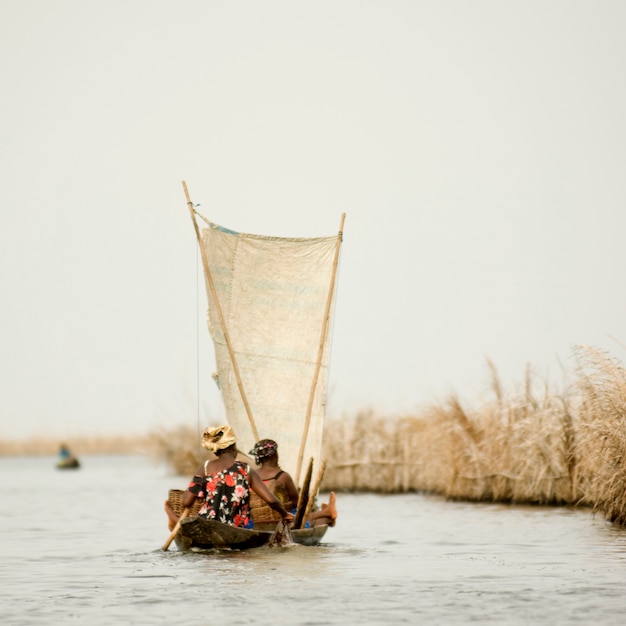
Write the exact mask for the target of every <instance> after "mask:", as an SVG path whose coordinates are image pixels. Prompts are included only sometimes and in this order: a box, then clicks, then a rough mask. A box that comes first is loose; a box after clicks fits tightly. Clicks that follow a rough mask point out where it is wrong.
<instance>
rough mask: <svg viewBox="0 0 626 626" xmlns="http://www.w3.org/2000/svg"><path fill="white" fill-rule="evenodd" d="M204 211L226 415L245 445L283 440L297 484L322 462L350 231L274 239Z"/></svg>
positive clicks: (284, 461)
mask: <svg viewBox="0 0 626 626" xmlns="http://www.w3.org/2000/svg"><path fill="white" fill-rule="evenodd" d="M194 213H195V214H196V215H198V216H199V214H198V213H197V212H195V211H194ZM199 217H201V216H199ZM201 219H204V220H205V222H206V227H205V228H204V229H203V230H202V235H201V242H202V248H203V257H204V258H203V261H204V270H205V278H206V281H205V282H206V288H207V297H208V321H209V331H210V334H211V337H212V339H213V343H214V346H215V357H216V365H217V378H218V382H219V386H220V389H221V393H222V398H223V401H224V405H225V408H226V417H227V420H228V423H229V424H230V425H231V426H232V428H233V429H234V431H235V433H236V435H237V438H238V448H239V449H240V450H241V451H242V452H248V450H250V449H251V448H252V447H253V446H254V444H255V442H256V441H257V440H258V439H264V438H270V439H274V440H276V441H277V443H278V449H279V455H280V464H281V467H282V468H283V469H284V470H286V471H288V472H289V473H290V474H291V475H292V476H293V478H294V480H295V481H296V483H299V481H300V480H301V479H302V477H303V474H304V472H305V470H306V466H307V465H308V462H309V459H310V458H311V457H313V458H314V459H315V465H317V466H318V467H319V463H320V461H321V451H322V436H323V429H324V418H325V407H326V388H327V381H328V365H329V357H330V337H331V331H332V314H333V309H334V292H335V285H336V281H335V274H336V270H337V261H338V255H339V247H340V243H341V239H342V233H341V231H340V232H339V234H338V235H337V236H333V237H320V238H282V237H267V236H261V235H250V234H243V233H237V232H233V231H231V230H228V229H226V228H223V227H220V226H217V225H216V224H213V223H211V222H209V221H208V220H206V219H205V218H201Z"/></svg>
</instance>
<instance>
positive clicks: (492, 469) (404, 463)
mask: <svg viewBox="0 0 626 626" xmlns="http://www.w3.org/2000/svg"><path fill="white" fill-rule="evenodd" d="M491 387H492V392H493V399H492V400H490V401H488V402H485V403H484V404H483V405H482V406H480V407H479V408H478V409H469V408H467V407H465V406H464V405H463V404H462V402H461V400H460V399H459V398H458V397H457V396H456V395H451V396H450V397H449V398H447V400H446V401H445V402H444V403H442V404H439V405H432V406H428V407H425V408H423V409H422V410H421V411H419V412H418V414H417V415H414V416H407V417H402V418H399V419H395V420H389V419H386V418H384V417H380V416H374V415H373V414H372V413H361V414H358V415H357V416H356V417H355V418H354V419H353V420H343V421H342V422H335V423H333V422H331V423H330V424H329V429H328V430H329V431H332V433H333V436H332V438H329V440H328V442H325V445H324V454H325V456H326V458H327V460H328V466H327V470H326V475H325V478H324V483H323V487H324V488H325V489H333V490H353V491H361V490H366V491H378V492H402V491H425V492H432V493H439V494H442V495H445V496H446V497H448V498H461V499H467V500H486V501H497V502H520V503H521V502H524V503H533V504H571V503H573V502H575V501H577V500H578V499H580V497H581V493H580V491H579V490H578V488H577V486H576V484H575V481H574V479H575V476H576V463H577V456H576V452H575V448H576V433H575V429H574V423H573V418H572V414H571V408H570V400H569V398H568V397H566V396H562V395H559V394H557V393H555V392H553V391H550V389H549V388H548V386H547V385H546V384H545V383H544V382H543V381H541V380H540V379H539V378H538V377H536V376H535V375H534V374H533V372H532V370H531V369H530V368H529V369H528V370H527V372H526V378H525V381H524V386H523V389H522V390H521V391H516V392H512V393H509V394H508V395H507V394H505V392H504V391H503V387H502V384H501V382H500V380H499V379H498V377H497V374H496V372H495V369H493V368H492V382H491Z"/></svg>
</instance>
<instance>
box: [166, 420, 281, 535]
mask: <svg viewBox="0 0 626 626" xmlns="http://www.w3.org/2000/svg"><path fill="white" fill-rule="evenodd" d="M202 447H203V448H205V449H207V450H209V452H213V453H214V454H215V456H216V457H217V458H216V459H214V460H212V461H207V462H206V463H204V465H200V467H198V469H197V470H196V473H195V475H194V477H193V478H192V479H191V482H190V483H189V486H188V487H187V490H186V491H185V493H184V494H183V496H182V505H183V507H191V506H192V505H193V504H194V502H195V501H196V499H197V498H199V499H200V500H202V507H201V508H200V511H199V512H198V515H201V516H203V517H206V518H207V519H214V520H217V521H218V522H222V523H224V524H230V525H231V526H239V527H244V528H250V527H252V521H251V519H250V488H252V490H253V491H254V492H255V493H256V494H257V495H258V496H260V497H261V498H262V499H263V500H265V502H267V504H269V506H270V507H272V509H274V510H275V511H276V512H278V513H279V514H280V516H281V517H282V518H283V519H284V520H286V521H292V520H293V515H292V514H291V513H289V512H288V511H287V510H286V509H285V508H284V507H283V505H282V504H281V502H280V500H279V499H278V498H277V497H276V496H275V495H274V494H273V493H272V492H271V491H270V490H269V489H268V488H267V487H266V486H265V484H264V483H263V480H262V479H261V477H260V476H259V474H258V473H257V472H256V471H255V470H254V469H252V468H251V467H250V466H249V465H248V464H247V463H243V462H241V461H238V460H237V439H236V438H235V434H234V433H233V430H232V428H231V427H230V426H220V427H219V428H207V430H205V431H204V433H203V434H202ZM165 512H166V513H167V516H168V527H169V529H170V530H173V529H174V526H175V525H176V523H177V522H178V516H177V515H176V514H175V513H174V511H173V510H172V507H171V505H170V504H169V502H166V503H165Z"/></svg>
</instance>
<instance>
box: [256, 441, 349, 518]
mask: <svg viewBox="0 0 626 626" xmlns="http://www.w3.org/2000/svg"><path fill="white" fill-rule="evenodd" d="M248 454H250V455H252V457H253V458H254V460H255V462H256V464H257V465H260V467H259V468H258V469H257V472H258V474H259V476H260V477H261V478H262V480H263V482H264V483H265V485H266V486H267V488H268V489H269V490H270V491H271V492H272V493H274V494H275V495H276V497H277V498H278V499H279V500H280V501H281V502H282V504H283V506H284V507H285V508H286V509H288V510H290V511H291V512H292V513H293V514H294V515H295V513H296V507H297V506H298V497H299V494H298V488H297V487H296V485H295V483H294V482H293V478H292V477H291V476H290V475H289V474H288V473H287V472H285V471H284V470H282V469H281V468H280V465H279V464H278V444H277V443H276V442H275V441H274V440H273V439H261V440H260V441H257V443H256V444H255V445H254V448H252V450H250V452H248ZM335 502H336V497H335V492H334V491H331V492H330V498H329V500H328V504H322V508H321V509H319V510H318V511H312V512H311V513H309V515H308V517H307V525H310V526H320V525H322V524H328V525H329V526H334V525H335V520H336V519H337V508H336V505H335ZM252 503H253V504H254V499H253V500H252ZM254 517H255V514H254V508H253V509H252V518H253V519H254Z"/></svg>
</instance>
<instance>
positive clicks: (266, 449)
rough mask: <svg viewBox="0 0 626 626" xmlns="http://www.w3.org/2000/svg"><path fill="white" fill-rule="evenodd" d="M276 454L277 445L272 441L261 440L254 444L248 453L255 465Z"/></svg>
mask: <svg viewBox="0 0 626 626" xmlns="http://www.w3.org/2000/svg"><path fill="white" fill-rule="evenodd" d="M277 452H278V444H277V443H276V442H275V441H274V440H273V439H261V441H257V442H256V443H255V444H254V448H252V450H250V452H248V454H251V455H252V456H253V457H254V460H255V461H256V463H257V465H259V464H260V463H261V461H263V460H265V459H269V458H270V457H272V456H274V455H275V454H276V453H277Z"/></svg>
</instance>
